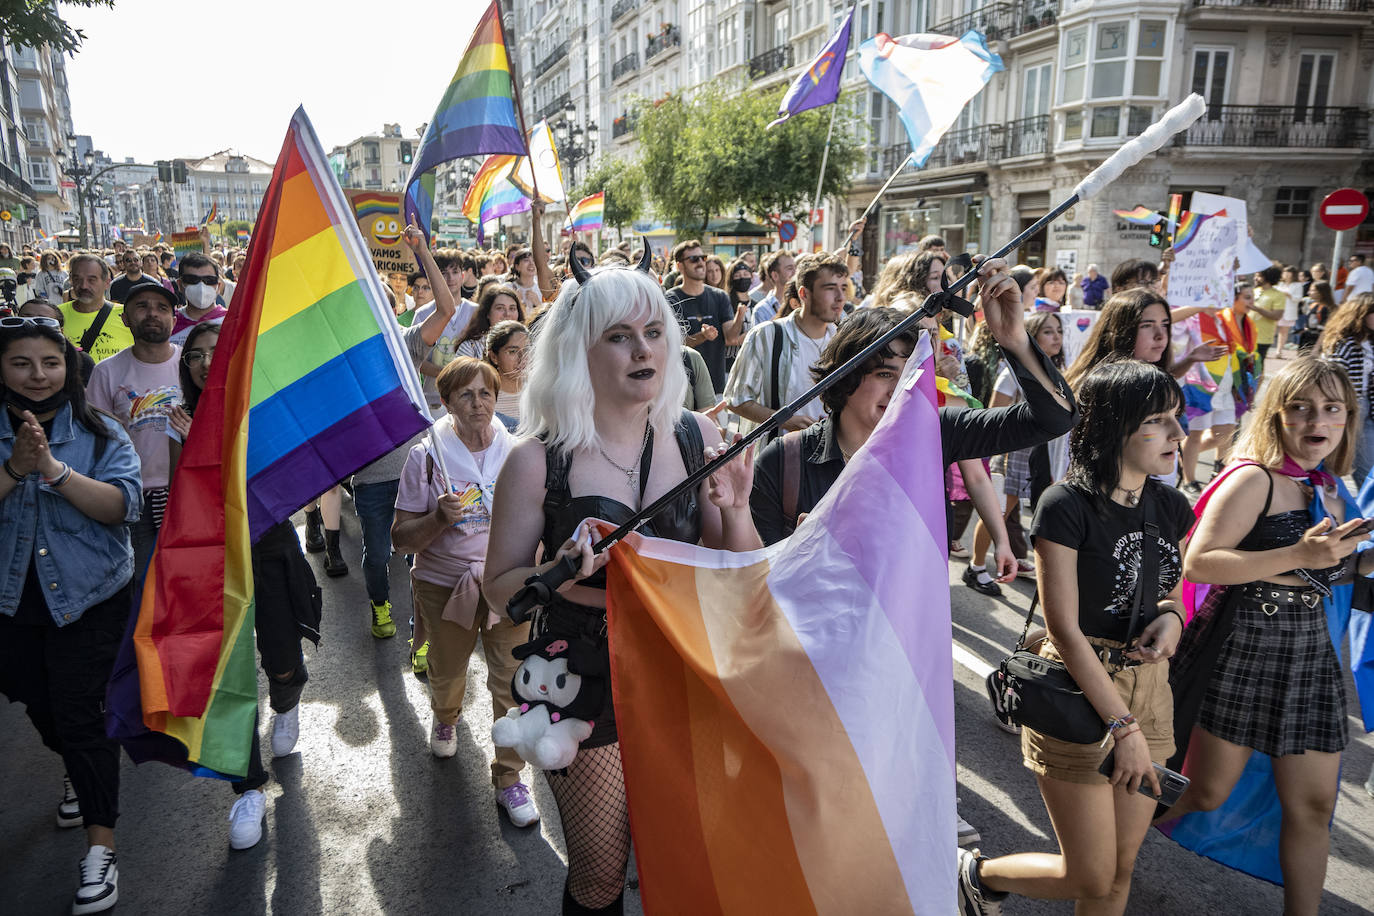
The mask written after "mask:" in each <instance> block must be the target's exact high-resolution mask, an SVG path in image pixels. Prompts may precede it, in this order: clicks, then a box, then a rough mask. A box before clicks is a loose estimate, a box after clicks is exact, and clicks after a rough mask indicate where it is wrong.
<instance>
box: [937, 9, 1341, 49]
mask: <svg viewBox="0 0 1374 916" xmlns="http://www.w3.org/2000/svg"><path fill="white" fill-rule="evenodd" d="M1333 2H1334V0H1333ZM1359 2H1368V0H1359ZM1058 21H1059V2H1058V0H1024V2H1020V3H989V4H987V5H985V6H980V7H979V8H978V9H976V10H972V11H970V12H967V13H965V14H964V15H962V16H956V17H955V18H953V19H948V20H946V21H944V22H942V23H940V24H939V25H936V26H932V27H931V29H930V31H932V32H936V33H939V34H941V35H962V34H964V33H965V32H967V31H968V30H969V29H977V30H978V31H980V32H982V33H983V36H984V37H985V38H987V40H988V41H1007V40H1009V39H1012V38H1015V37H1016V36H1018V35H1024V34H1025V33H1027V32H1034V31H1035V30H1036V29H1040V28H1044V27H1046V26H1051V25H1054V24H1055V23H1056V22H1058Z"/></svg>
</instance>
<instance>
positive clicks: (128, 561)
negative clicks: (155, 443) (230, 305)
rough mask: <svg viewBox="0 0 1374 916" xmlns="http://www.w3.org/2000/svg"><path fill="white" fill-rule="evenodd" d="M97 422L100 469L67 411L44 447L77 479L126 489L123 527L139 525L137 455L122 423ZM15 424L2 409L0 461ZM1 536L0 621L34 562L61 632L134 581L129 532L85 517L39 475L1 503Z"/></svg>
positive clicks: (10, 448)
mask: <svg viewBox="0 0 1374 916" xmlns="http://www.w3.org/2000/svg"><path fill="white" fill-rule="evenodd" d="M101 419H103V420H104V421H105V428H106V429H108V430H109V433H110V439H109V441H108V442H106V443H105V452H104V454H103V455H101V456H100V461H99V462H98V463H97V462H96V460H95V449H96V437H95V434H94V433H92V432H91V431H90V430H88V429H86V428H85V427H84V426H82V425H81V424H80V423H77V422H76V421H75V420H73V419H72V408H71V405H70V404H64V405H63V406H62V407H61V408H60V409H59V410H58V412H57V414H56V416H54V417H53V424H52V436H51V437H50V438H49V439H48V447H49V449H50V450H51V452H52V455H53V457H54V458H56V459H57V460H58V461H63V462H66V463H67V464H69V465H71V467H72V469H73V470H74V471H76V472H77V473H80V474H84V475H85V476H87V477H90V478H91V479H93V480H99V481H101V482H103V483H109V484H113V485H115V486H116V487H119V488H120V489H121V490H123V491H124V507H125V508H124V521H125V522H133V521H137V520H138V517H139V514H140V513H141V512H142V510H143V488H142V483H141V481H140V480H139V475H138V469H139V464H138V453H137V452H135V451H134V446H133V443H132V442H130V441H129V436H128V434H127V433H125V432H124V428H123V427H122V426H120V425H119V423H117V422H116V421H115V420H113V419H111V418H109V417H106V416H104V415H101ZM12 421H13V416H12V415H11V414H10V412H9V410H8V408H5V407H0V458H4V459H8V458H9V457H10V455H12V454H14V424H13V422H12ZM0 531H3V532H5V536H4V537H3V538H0V614H8V615H9V616H11V617H13V616H14V614H15V611H16V610H18V608H19V598H20V596H21V595H22V594H23V591H24V579H25V578H26V577H27V576H28V572H29V565H30V563H31V562H32V563H33V564H34V565H35V566H36V567H37V570H38V575H39V577H40V579H41V582H42V587H43V595H44V597H46V598H47V599H48V611H49V612H50V613H51V614H52V618H53V622H54V623H56V624H57V625H58V626H59V627H60V626H65V625H66V624H69V623H72V622H73V621H75V620H79V619H80V618H81V615H82V613H83V612H84V611H85V610H86V609H87V608H89V607H91V606H92V605H95V604H99V603H100V602H101V601H104V600H105V599H106V598H108V597H110V596H111V595H113V594H114V593H115V592H117V591H119V589H121V588H123V587H124V584H125V583H127V582H128V581H129V578H130V577H131V576H132V575H133V571H134V557H133V549H132V548H131V547H130V545H129V529H128V527H127V526H126V525H125V524H123V523H121V524H115V525H103V524H101V523H100V522H97V521H95V520H94V519H92V518H89V517H88V516H86V515H84V514H83V513H82V512H81V511H80V510H78V509H77V508H76V507H75V506H73V505H72V504H71V503H69V502H67V500H66V499H65V498H64V497H63V496H62V491H61V490H56V489H53V488H52V487H50V486H48V485H47V484H45V483H44V482H43V478H42V475H40V474H38V473H37V472H34V473H31V474H29V475H28V476H27V477H25V478H24V482H23V483H20V484H17V485H16V486H15V488H14V489H13V490H11V491H10V493H9V495H8V496H6V497H5V498H4V499H0Z"/></svg>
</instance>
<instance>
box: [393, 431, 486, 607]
mask: <svg viewBox="0 0 1374 916" xmlns="http://www.w3.org/2000/svg"><path fill="white" fill-rule="evenodd" d="M485 451H487V452H489V451H491V449H490V448H488V449H486V450H485ZM484 455H485V452H481V453H477V454H474V455H473V457H474V458H480V457H483V456H484ZM431 478H432V479H431ZM442 478H443V475H442V474H441V473H440V472H439V468H438V467H437V466H436V467H435V468H434V473H433V474H432V475H431V474H430V473H429V462H428V460H427V459H426V453H425V446H424V444H423V443H419V444H416V445H413V446H411V449H410V454H409V455H408V456H406V465H405V468H404V469H403V470H402V471H401V483H400V487H399V488H398V489H397V491H396V508H397V509H401V510H404V511H406V512H433V511H434V508H435V507H436V506H438V505H439V496H440V494H442V493H443V492H444V488H443V484H442ZM451 486H452V488H453V492H455V493H458V494H460V495H461V497H462V499H463V518H462V521H460V522H459V523H458V524H456V525H454V526H452V527H449V528H447V529H445V530H444V532H443V533H442V534H440V535H439V536H438V537H437V538H435V539H434V540H433V541H430V543H429V546H427V547H426V548H425V549H424V550H422V551H420V552H419V553H417V554H416V555H415V567H414V572H415V576H416V578H418V579H420V580H421V581H422V582H429V583H431V584H433V585H442V586H443V587H444V588H452V587H453V586H454V585H456V584H457V583H458V580H459V579H460V578H461V577H462V575H463V572H464V571H465V570H466V569H467V568H468V566H470V565H471V564H473V563H480V562H482V561H483V560H484V559H486V555H487V534H488V533H489V532H490V530H491V499H490V495H489V493H487V492H485V491H484V489H483V486H482V484H481V482H480V481H466V480H455V481H452V482H451Z"/></svg>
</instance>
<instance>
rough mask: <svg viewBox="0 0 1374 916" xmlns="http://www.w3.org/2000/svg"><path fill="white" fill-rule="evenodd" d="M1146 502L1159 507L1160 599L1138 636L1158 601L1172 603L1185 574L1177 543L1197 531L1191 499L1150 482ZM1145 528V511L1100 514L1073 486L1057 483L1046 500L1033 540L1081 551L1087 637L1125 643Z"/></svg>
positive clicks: (1081, 624) (1150, 601)
mask: <svg viewBox="0 0 1374 916" xmlns="http://www.w3.org/2000/svg"><path fill="white" fill-rule="evenodd" d="M1144 499H1153V500H1154V501H1155V521H1156V523H1157V524H1158V525H1159V537H1158V538H1157V541H1158V543H1159V550H1158V557H1159V587H1158V590H1157V592H1156V594H1155V595H1154V596H1151V595H1150V593H1149V591H1146V593H1145V602H1144V604H1143V605H1142V606H1141V611H1140V623H1138V624H1136V631H1137V634H1138V633H1139V631H1140V630H1142V629H1144V627H1145V625H1146V624H1148V623H1149V622H1150V621H1151V620H1153V619H1154V618H1155V617H1156V616H1157V611H1156V608H1155V602H1156V601H1158V600H1160V599H1162V598H1164V597H1165V596H1167V595H1168V594H1169V592H1171V591H1172V590H1173V588H1174V586H1175V585H1177V584H1178V580H1179V578H1180V577H1181V576H1182V575H1183V561H1182V558H1181V556H1180V554H1179V550H1178V544H1179V541H1181V540H1182V539H1183V537H1184V536H1185V535H1186V534H1187V533H1188V529H1189V528H1190V527H1191V526H1192V524H1193V510H1192V508H1191V507H1190V506H1189V504H1188V498H1187V497H1186V496H1184V495H1183V494H1182V493H1180V492H1179V491H1177V490H1175V489H1173V488H1172V487H1166V486H1163V485H1162V484H1157V483H1153V482H1152V483H1150V484H1148V485H1147V492H1146V493H1145V494H1144ZM1142 502H1143V501H1142ZM1144 521H1145V507H1144V505H1143V504H1142V505H1140V506H1136V507H1134V508H1132V507H1130V506H1122V505H1118V504H1117V503H1114V502H1111V501H1110V500H1108V501H1106V504H1105V508H1104V509H1103V510H1102V514H1099V510H1098V508H1097V506H1096V505H1094V502H1093V501H1092V500H1090V499H1089V497H1088V495H1087V494H1086V493H1084V492H1083V490H1082V489H1080V488H1078V487H1076V486H1074V485H1073V484H1069V483H1057V484H1054V485H1053V486H1051V487H1050V488H1049V489H1048V490H1046V491H1045V493H1044V495H1043V496H1041V497H1040V503H1039V504H1038V505H1037V506H1036V509H1035V519H1034V520H1033V521H1032V522H1031V530H1030V534H1031V538H1032V539H1038V538H1044V539H1045V540H1047V541H1053V542H1054V543H1056V544H1062V545H1064V546H1065V547H1071V548H1073V549H1074V550H1076V551H1078V628H1079V629H1080V630H1082V631H1083V634H1084V635H1085V636H1098V637H1102V638H1105V639H1115V640H1118V641H1123V642H1124V641H1125V639H1126V636H1127V630H1128V629H1129V628H1130V624H1131V605H1132V603H1133V602H1134V601H1135V586H1136V579H1137V577H1138V576H1139V575H1140V560H1141V549H1140V548H1141V545H1142V542H1143V540H1144V538H1145V532H1144V530H1143V528H1142V526H1143V525H1144Z"/></svg>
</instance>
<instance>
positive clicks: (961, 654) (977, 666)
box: [954, 642, 993, 680]
mask: <svg viewBox="0 0 1374 916" xmlns="http://www.w3.org/2000/svg"><path fill="white" fill-rule="evenodd" d="M954 660H955V661H956V662H958V663H959V664H961V665H963V666H964V667H965V668H967V669H968V670H970V671H972V672H973V673H974V674H976V675H978V678H979V679H980V680H981V679H983V678H985V677H987V676H988V675H989V674H992V670H993V669H992V666H991V665H989V664H988V663H987V662H985V661H983V660H982V659H981V658H979V657H978V656H976V655H974V654H973V653H972V652H970V651H969V650H968V649H965V648H964V647H963V646H961V645H959V644H958V643H957V642H956V643H955V644H954Z"/></svg>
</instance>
